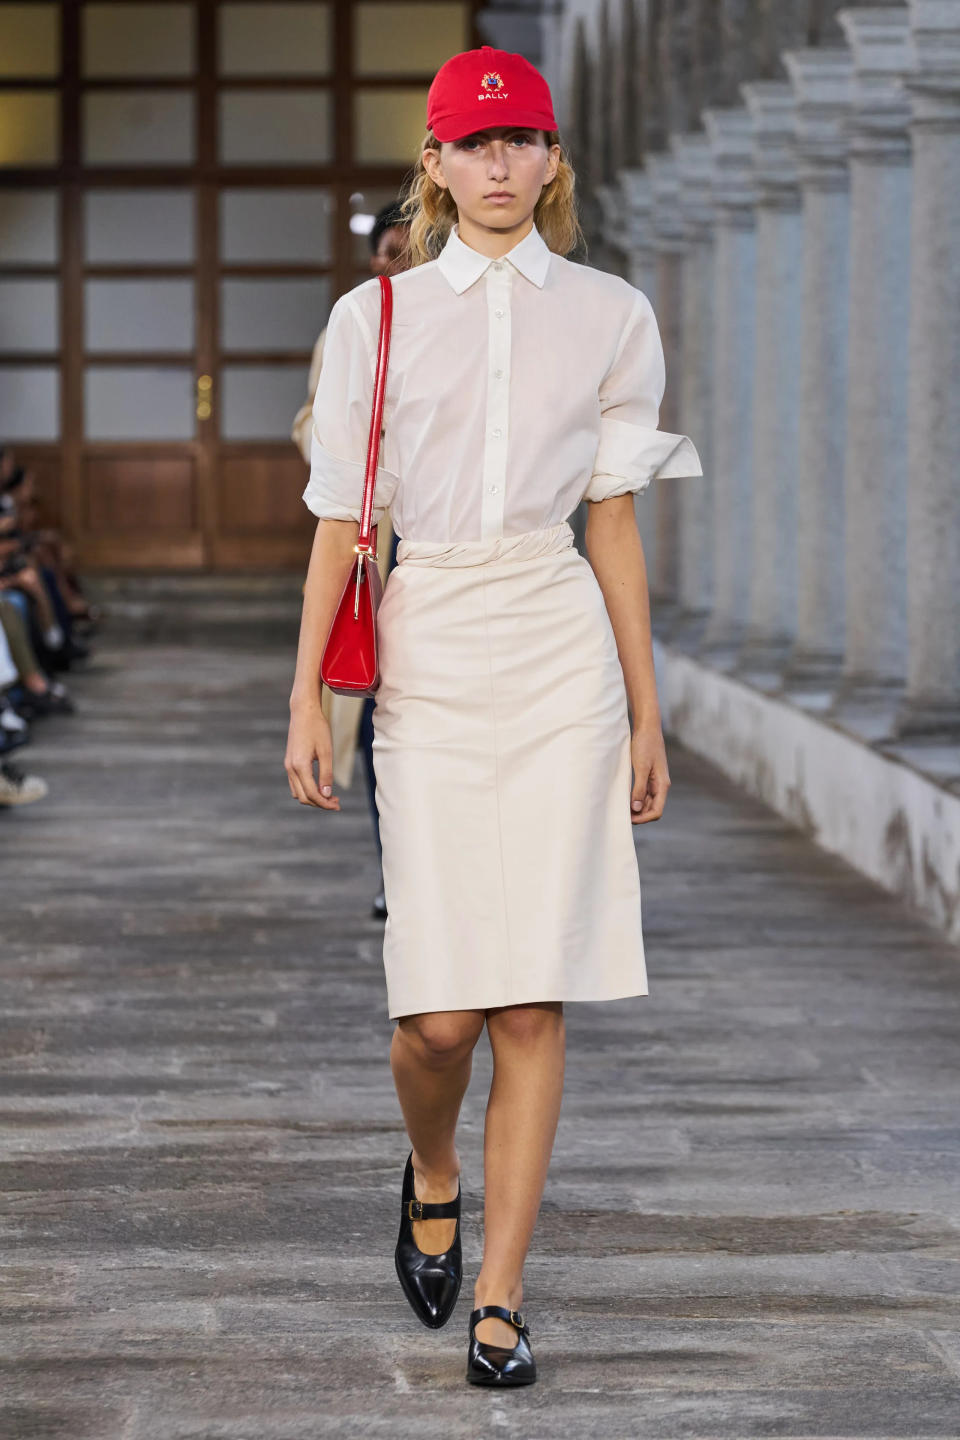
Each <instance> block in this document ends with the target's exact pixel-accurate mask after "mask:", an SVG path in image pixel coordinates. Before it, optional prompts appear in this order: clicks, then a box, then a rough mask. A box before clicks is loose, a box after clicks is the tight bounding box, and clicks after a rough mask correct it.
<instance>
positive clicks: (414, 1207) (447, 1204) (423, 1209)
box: [402, 1195, 460, 1220]
mask: <svg viewBox="0 0 960 1440" xmlns="http://www.w3.org/2000/svg"><path fill="white" fill-rule="evenodd" d="M402 1210H403V1214H404V1215H405V1216H406V1217H407V1219H408V1220H455V1219H456V1218H457V1217H458V1216H459V1214H460V1196H459V1195H457V1196H456V1197H455V1198H454V1199H453V1200H404V1202H403V1206H402Z"/></svg>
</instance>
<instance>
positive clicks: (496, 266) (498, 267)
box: [493, 260, 503, 270]
mask: <svg viewBox="0 0 960 1440" xmlns="http://www.w3.org/2000/svg"><path fill="white" fill-rule="evenodd" d="M493 268H494V270H502V269H503V266H502V265H501V264H500V261H499V260H494V262H493Z"/></svg>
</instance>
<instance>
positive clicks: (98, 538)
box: [0, 0, 477, 570]
mask: <svg viewBox="0 0 960 1440" xmlns="http://www.w3.org/2000/svg"><path fill="white" fill-rule="evenodd" d="M472 9H473V7H472V5H471V4H467V3H463V4H461V3H448V0H421V3H417V4H409V3H406V0H402V3H400V0H357V3H348V0H151V3H145V0H63V3H62V4H53V3H51V4H46V3H42V0H38V3H34V4H30V5H25V4H5V3H2V0H0V132H2V131H3V125H4V121H5V120H6V121H7V122H8V128H7V135H8V137H11V136H12V139H10V138H8V140H7V143H6V145H5V146H4V145H3V142H2V141H0V187H2V191H3V192H4V193H3V194H0V205H2V208H0V441H2V440H3V439H10V440H11V441H13V442H14V443H15V444H16V446H17V449H18V451H19V452H21V453H22V454H23V455H24V456H25V458H27V459H28V460H30V461H31V463H33V464H34V466H35V468H36V469H37V471H38V475H39V477H40V479H41V482H42V485H43V488H44V491H45V494H46V496H47V497H48V499H49V502H50V509H51V512H52V514H53V516H54V518H59V519H60V520H61V521H62V523H63V524H64V526H65V528H66V529H67V530H68V532H69V534H70V535H71V538H72V539H73V540H74V542H75V544H76V546H77V549H78V552H79V557H80V562H81V564H82V565H87V566H90V567H93V568H97V567H108V568H117V567H122V568H149V569H156V568H190V569H197V568H210V569H222V570H234V569H264V568H266V569H275V568H278V567H286V566H293V567H296V568H299V567H301V566H302V564H303V562H304V559H305V554H306V549H307V547H308V545H309V537H310V535H311V534H312V529H313V524H314V522H313V520H312V517H311V516H310V515H309V512H307V510H306V508H305V506H304V505H303V504H302V501H301V494H302V491H303V488H304V485H305V483H306V475H307V471H306V466H305V464H304V462H303V461H302V459H301V458H300V456H299V453H298V451H297V450H296V448H295V447H294V446H293V444H292V442H291V440H290V427H291V424H292V421H293V417H294V415H295V413H296V411H297V409H298V408H299V407H300V406H301V405H302V404H303V403H304V401H305V400H306V398H307V396H306V384H307V370H308V366H309V361H310V355H311V351H312V348H313V344H314V342H315V340H316V338H317V335H318V334H319V332H320V330H321V328H322V326H323V325H324V324H325V322H326V317H327V315H328V313H329V309H330V306H331V305H332V303H333V301H334V300H335V299H336V297H337V296H338V295H339V294H340V293H342V292H343V291H344V290H346V289H348V288H349V287H350V286H352V285H355V284H357V283H358V282H359V281H360V280H363V279H365V278H366V277H367V276H368V275H369V273H370V270H369V245H368V242H367V238H366V235H365V233H364V228H365V227H368V226H369V221H370V218H371V217H372V215H373V213H375V211H376V210H377V209H379V208H380V206H381V205H383V204H385V203H387V202H388V201H389V200H392V199H394V198H396V196H397V194H398V191H399V189H400V186H401V183H402V181H403V178H404V176H405V174H407V173H408V171H409V169H410V165H411V163H412V161H413V158H414V156H415V154H416V147H417V145H418V143H419V140H420V138H421V137H422V133H423V126H424V123H425V120H424V116H425V110H426V91H427V87H428V85H429V81H430V77H431V75H432V74H433V72H434V71H435V69H436V67H437V66H438V65H439V64H441V63H442V62H443V60H444V59H446V58H447V56H448V55H450V54H452V53H454V52H455V51H457V50H460V49H464V48H467V47H468V46H469V45H472V44H474V43H477V42H476V41H475V40H474V38H473V36H474V32H473V28H472ZM11 297H12V305H11ZM5 299H6V300H7V302H8V304H7V311H8V313H9V314H12V317H13V318H12V321H7V322H6V323H5V319H4V304H3V302H4V300H5Z"/></svg>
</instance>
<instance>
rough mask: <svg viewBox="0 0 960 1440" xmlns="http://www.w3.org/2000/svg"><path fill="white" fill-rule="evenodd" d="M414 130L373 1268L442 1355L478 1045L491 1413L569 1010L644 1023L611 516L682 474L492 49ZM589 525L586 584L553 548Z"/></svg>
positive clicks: (524, 103)
mask: <svg viewBox="0 0 960 1440" xmlns="http://www.w3.org/2000/svg"><path fill="white" fill-rule="evenodd" d="M427 126H428V132H427V136H426V139H425V141H424V145H423V151H422V154H421V156H420V157H419V159H418V162H417V166H416V170H415V173H414V176H413V180H412V184H411V188H410V192H409V194H408V197H407V200H406V202H405V207H406V208H407V209H408V210H409V213H410V214H411V226H410V247H411V261H412V263H411V268H410V269H409V270H407V271H406V272H405V273H404V274H402V275H398V276H397V277H396V279H395V280H394V281H393V291H394V310H393V325H392V331H391V347H390V362H389V367H388V374H387V386H386V392H385V403H384V422H383V434H382V443H381V454H380V460H381V462H382V463H381V465H380V467H379V468H378V471H377V482H376V492H375V501H374V519H375V520H376V519H377V518H378V515H379V514H382V513H383V510H384V508H385V507H386V506H388V505H389V507H390V509H391V513H392V516H393V522H394V526H395V528H396V531H397V534H398V535H399V536H400V537H401V538H400V541H399V545H398V550H397V565H396V568H395V569H394V570H393V571H392V572H391V574H390V576H389V579H388V581H387V585H386V588H385V590H384V595H383V600H382V602H381V605H380V610H379V614H378V637H379V643H380V667H381V683H380V688H379V690H378V691H377V703H376V708H375V711H374V741H373V753H374V766H375V771H376V780H377V804H378V807H379V811H380V823H381V837H382V842H383V874H384V885H385V888H386V899H387V906H388V912H389V913H388V918H387V923H386V929H385V932H384V950H383V958H384V969H385V975H386V985H387V1001H388V1014H389V1016H390V1018H391V1019H396V1020H397V1025H396V1028H395V1030H394V1034H393V1040H392V1047H391V1056H390V1059H391V1068H392V1072H393V1077H394V1082H395V1084H396V1089H397V1095H398V1098H399V1102H400V1107H401V1110H402V1112H403V1117H404V1122H405V1125H406V1129H407V1133H408V1136H409V1138H410V1141H411V1145H412V1149H411V1151H410V1153H409V1156H408V1159H407V1163H406V1168H405V1171H404V1175H403V1181H402V1187H401V1222H400V1233H399V1237H398V1241H397V1246H396V1254H395V1259H396V1267H397V1273H398V1276H399V1279H400V1282H401V1285H402V1287H403V1290H404V1293H405V1294H406V1296H407V1299H408V1300H409V1302H410V1304H411V1306H412V1307H413V1309H414V1311H415V1312H416V1314H417V1315H418V1316H419V1317H420V1319H421V1320H422V1321H423V1322H424V1323H425V1324H427V1325H430V1326H433V1327H437V1326H440V1325H443V1324H445V1323H446V1321H447V1320H448V1319H449V1317H450V1314H451V1312H452V1309H453V1306H454V1303H455V1301H456V1299H457V1295H458V1293H459V1289H460V1284H461V1278H462V1259H461V1246H460V1161H459V1156H458V1153H457V1149H456V1144H455V1129H456V1123H457V1117H458V1114H459V1110H460V1104H461V1101H462V1099H463V1095H464V1092H465V1091H466V1088H467V1083H468V1081H469V1079H470V1073H471V1064H472V1056H473V1049H474V1046H475V1045H476V1043H477V1040H478V1039H479V1036H480V1033H481V1031H482V1030H483V1028H484V1026H486V1029H487V1033H488V1035H489V1039H490V1045H491V1049H492V1052H493V1067H494V1068H493V1084H492V1087H491V1091H490V1096H489V1101H488V1105H487V1112H486V1122H485V1132H484V1184H485V1193H484V1254H483V1263H482V1266H481V1268H480V1272H479V1274H478V1276H477V1279H476V1282H475V1285H474V1306H475V1308H474V1310H473V1311H472V1313H471V1316H470V1332H469V1343H468V1355H467V1377H466V1378H467V1379H468V1380H470V1381H472V1382H474V1383H479V1384H490V1385H498V1386H502V1385H514V1384H528V1383H529V1382H530V1381H532V1380H534V1379H535V1378H536V1364H535V1361H534V1357H533V1353H532V1349H531V1345H530V1331H529V1327H528V1326H527V1325H526V1322H525V1320H524V1317H523V1315H522V1313H521V1311H520V1306H521V1303H522V1300H523V1265H524V1260H525V1257H526V1254H527V1250H528V1247H529V1244H530V1240H531V1237H532V1234H533V1229H534V1224H535V1222H536V1218H537V1214H538V1211H539V1208H540V1202H541V1197H542V1194H543V1187H544V1183H545V1180H546V1173H547V1167H548V1164H549V1159H550V1154H551V1151H552V1148H553V1141H554V1135H555V1131H556V1126H557V1121H558V1118H559V1111H560V1101H561V1094H562V1089H563V1076H564V1016H563V1003H564V1001H567V1000H570V1001H573V1000H612V999H616V998H618V997H622V996H628V995H646V994H647V993H648V992H647V978H646V970H645V962H644V952H643V939H642V933H641V924H640V883H639V872H638V866H637V857H636V850H635V847H634V841H633V835H634V832H633V829H632V826H633V825H634V824H643V823H645V822H647V821H650V820H656V819H659V817H660V815H661V814H662V813H663V807H664V802H665V799H666V794H667V787H668V785H669V783H670V781H669V775H668V771H667V761H666V754H665V750H664V742H663V736H662V733H661V726H660V716H659V709H658V704H657V696H656V686H655V679H654V669H653V656H652V647H651V640H650V617H649V601H648V595H647V582H646V570H645V565H644V559H643V551H642V547H641V544H640V538H639V535H638V532H637V528H636V523H635V519H634V511H633V493H632V492H636V491H640V490H643V489H644V488H645V487H646V486H647V485H648V484H649V482H650V480H651V479H652V478H653V477H654V476H664V477H679V476H683V475H699V474H700V473H701V470H700V462H699V459H698V457H697V453H696V450H695V449H694V447H693V445H692V444H691V442H690V441H689V440H688V439H687V438H686V437H685V436H679V435H667V434H664V433H663V432H662V431H660V430H658V429H657V428H656V426H657V418H658V412H659V405H660V401H661V398H662V395H663V389H664V363H663V349H662V346H661V343H660V336H659V333H658V329H657V323H656V320H655V318H654V315H653V311H652V309H651V307H650V303H649V301H648V300H647V299H646V297H645V296H644V295H643V294H641V293H640V292H639V291H637V290H635V289H634V288H633V286H631V285H629V284H628V283H627V281H625V280H623V279H621V278H620V277H619V276H617V275H612V274H607V273H605V272H603V271H598V270H594V269H592V268H589V267H586V266H584V265H579V264H575V263H573V262H571V261H569V260H567V259H566V258H565V257H566V256H567V255H568V254H569V253H570V252H571V251H572V250H573V249H574V247H575V245H576V243H577V241H578V240H579V239H580V231H579V227H578V225H577V221H576V215H575V210H574V200H573V187H574V176H573V172H572V170H571V168H570V166H569V164H568V162H567V160H566V157H565V155H564V151H563V148H562V146H561V144H560V141H559V136H558V134H557V127H556V121H555V119H554V115H553V108H552V102H551V97H550V91H549V88H548V87H547V84H546V81H545V80H544V78H543V77H542V76H541V75H540V74H539V72H538V71H537V70H536V69H535V68H534V67H533V66H532V65H530V64H529V63H528V62H527V61H526V60H524V59H523V57H522V56H520V55H516V54H513V53H511V52H508V51H504V50H494V49H492V48H491V47H490V46H483V47H482V48H481V49H479V50H472V51H466V52H463V53H461V54H458V55H455V56H453V57H452V59H450V60H448V61H447V62H446V64H445V65H443V66H442V67H441V69H440V70H439V72H438V73H437V75H436V77H435V79H434V81H433V84H432V85H431V87H430V92H429V95H428V100H427ZM379 310H380V295H379V285H378V282H377V281H376V280H369V281H366V282H364V283H363V284H361V285H358V286H357V287H356V288H355V289H353V290H351V291H350V292H348V293H347V294H346V295H343V296H342V297H341V298H340V299H339V300H338V301H337V303H336V304H335V305H334V307H333V310H332V312H331V316H330V321H329V325H328V330H327V348H326V355H325V363H324V366H323V370H322V373H321V377H320V384H319V386H318V389H317V395H316V399H315V402H314V409H313V416H314V419H313V446H312V464H311V474H310V482H309V484H308V486H307V489H306V491H305V492H304V500H305V501H306V504H307V505H308V506H309V508H310V509H311V511H312V512H313V513H314V514H315V515H317V516H318V517H319V524H318V525H317V533H316V537H315V540H314V545H313V552H312V555H311V558H310V565H309V569H308V573H307V581H306V586H305V589H304V602H303V619H302V625H301V632H300V643H299V650H298V655H297V666H296V675H295V679H294V683H293V690H292V694H291V700H290V710H291V718H290V735H289V741H288V746H287V755H286V760H285V768H286V771H287V776H288V779H289V783H290V790H291V793H292V794H293V796H294V797H295V798H296V799H297V800H299V801H300V802H301V803H303V804H307V805H316V806H319V807H321V808H323V809H327V810H338V809H339V808H340V802H339V799H338V798H337V797H336V796H335V795H334V794H333V793H332V783H331V751H330V736H329V730H328V727H327V724H326V721H325V720H324V718H323V715H322V711H321V707H320V697H319V681H318V671H319V662H320V654H321V651H322V649H323V644H324V641H325V639H326V635H327V633H328V630H329V627H330V623H331V621H332V618H333V614H334V611H335V609H336V605H337V601H338V599H339V596H340V593H341V590H342V588H343V585H344V583H345V581H346V577H347V574H348V572H349V571H350V569H351V567H352V564H353V562H354V559H355V556H354V552H353V545H354V544H355V542H356V537H357V522H358V521H359V518H360V500H361V494H362V490H363V473H364V468H365V459H366V448H367V439H368V434H369V424H370V408H371V399H372V391H373V374H374V366H375V359H376V337H377V331H378V326H379ZM584 498H585V499H587V500H588V501H590V502H592V503H591V504H590V506H589V511H588V519H587V526H586V546H587V552H588V555H589V557H590V558H589V561H588V560H586V559H585V558H584V557H583V556H582V555H580V553H579V552H578V551H577V550H576V549H575V548H574V547H573V543H572V542H573V531H572V529H571V527H570V525H569V523H568V516H569V515H571V514H572V512H573V511H574V509H575V508H576V506H577V504H578V503H579V501H580V500H581V499H584ZM314 761H316V762H317V765H318V772H319V775H318V779H315V778H314V772H313V765H314ZM631 768H632V772H633V775H632V783H631Z"/></svg>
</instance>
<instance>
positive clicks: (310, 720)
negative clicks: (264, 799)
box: [283, 519, 360, 810]
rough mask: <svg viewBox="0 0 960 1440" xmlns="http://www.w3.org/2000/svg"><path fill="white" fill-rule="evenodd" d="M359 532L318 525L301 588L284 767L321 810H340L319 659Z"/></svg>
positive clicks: (293, 786)
mask: <svg viewBox="0 0 960 1440" xmlns="http://www.w3.org/2000/svg"><path fill="white" fill-rule="evenodd" d="M359 533H360V526H359V525H358V524H357V522H356V521H354V520H328V519H322V520H318V521H317V530H316V534H315V535H314V537H313V549H312V551H311V553H310V564H309V566H308V567H307V579H306V584H305V585H304V587H303V613H302V615H301V618H300V640H299V643H298V646H297V666H296V672H295V674H294V678H293V689H292V691H291V693H290V729H289V732H288V735H287V753H286V755H285V756H284V761H283V765H284V769H285V770H286V772H287V780H288V781H289V783H290V794H291V795H292V796H293V797H294V799H295V800H299V801H300V803H301V804H302V805H316V806H319V807H320V808H321V809H323V810H339V809H340V799H339V796H337V795H334V794H333V743H332V740H331V737H330V725H329V722H328V721H327V717H326V716H325V715H324V713H323V711H322V710H321V708H320V657H321V656H322V654H323V647H324V645H325V644H326V640H327V636H328V634H329V633H330V626H331V625H332V624H333V617H334V615H335V614H336V609H337V604H338V602H339V600H340V596H341V595H342V594H343V587H344V585H345V584H346V583H347V576H348V575H349V573H350V569H351V566H352V565H353V564H354V562H355V561H356V558H357V557H356V553H355V551H354V548H353V547H354V545H356V543H357V536H358V534H359ZM314 760H316V761H317V767H318V770H319V776H318V779H317V780H315V779H314V777H313V762H314Z"/></svg>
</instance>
